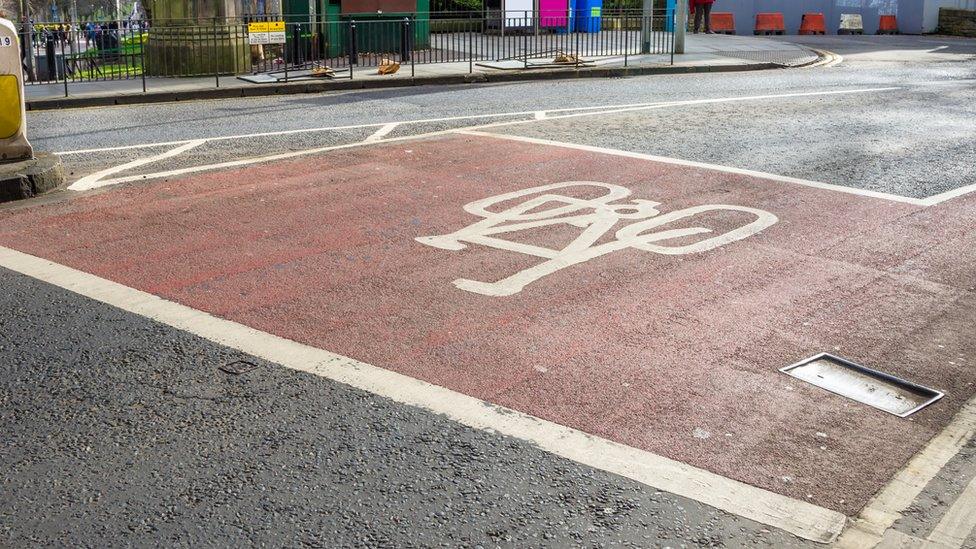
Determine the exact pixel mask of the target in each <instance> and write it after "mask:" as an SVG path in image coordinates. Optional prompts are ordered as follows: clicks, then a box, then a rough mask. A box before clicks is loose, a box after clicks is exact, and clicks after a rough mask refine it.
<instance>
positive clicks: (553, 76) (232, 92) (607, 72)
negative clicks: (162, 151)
mask: <svg viewBox="0 0 976 549" xmlns="http://www.w3.org/2000/svg"><path fill="white" fill-rule="evenodd" d="M780 68H784V65H781V64H779V63H751V64H748V65H720V66H688V67H682V66H652V67H602V68H600V67H597V68H587V69H580V70H575V69H569V70H563V69H556V70H537V71H526V72H499V73H497V74H496V73H490V74H486V73H475V74H452V75H447V76H426V77H416V78H409V79H407V78H401V79H395V80H373V79H370V80H365V79H364V80H339V81H336V80H327V81H318V82H308V81H305V82H292V83H279V84H257V85H254V86H252V87H247V88H241V87H236V88H205V89H200V90H185V91H158V92H146V93H134V94H128V95H126V94H122V95H120V94H114V95H97V96H81V97H62V98H56V99H35V100H27V110H28V111H41V110H51V109H71V108H83V107H107V106H115V105H138V104H144V103H169V102H178V101H193V100H200V99H233V98H239V97H260V96H269V95H291V94H303V93H322V92H331V91H346V90H371V89H384V88H406V87H411V86H446V85H457V84H476V83H489V84H492V83H502V82H523V81H530V80H566V79H573V78H613V77H624V76H648V75H665V74H696V73H708V72H742V71H757V70H768V69H780Z"/></svg>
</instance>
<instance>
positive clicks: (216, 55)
mask: <svg viewBox="0 0 976 549" xmlns="http://www.w3.org/2000/svg"><path fill="white" fill-rule="evenodd" d="M213 39H214V45H213V47H214V49H213V53H212V54H211V56H212V58H213V63H214V80H215V81H216V84H217V87H218V88H219V87H220V48H219V47H218V46H217V18H216V17H214V20H213Z"/></svg>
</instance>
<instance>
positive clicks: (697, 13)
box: [694, 6, 704, 34]
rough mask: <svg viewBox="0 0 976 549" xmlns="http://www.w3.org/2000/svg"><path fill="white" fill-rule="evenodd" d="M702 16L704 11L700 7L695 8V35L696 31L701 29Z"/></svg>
mask: <svg viewBox="0 0 976 549" xmlns="http://www.w3.org/2000/svg"><path fill="white" fill-rule="evenodd" d="M703 14H704V10H703V9H702V6H695V30H694V32H695V34H698V29H700V28H701V22H702V15H703Z"/></svg>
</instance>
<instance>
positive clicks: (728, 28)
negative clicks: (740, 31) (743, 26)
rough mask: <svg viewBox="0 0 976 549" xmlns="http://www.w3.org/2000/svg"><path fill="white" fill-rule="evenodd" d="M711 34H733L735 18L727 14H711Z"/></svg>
mask: <svg viewBox="0 0 976 549" xmlns="http://www.w3.org/2000/svg"><path fill="white" fill-rule="evenodd" d="M712 32H714V33H716V34H735V16H734V15H732V14H731V13H729V12H724V11H723V12H712Z"/></svg>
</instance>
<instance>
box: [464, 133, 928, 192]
mask: <svg viewBox="0 0 976 549" xmlns="http://www.w3.org/2000/svg"><path fill="white" fill-rule="evenodd" d="M455 133H463V134H466V135H475V136H481V137H494V138H496V139H508V140H511V141H523V142H526V143H536V144H539V145H551V146H553V147H563V148H567V149H576V150H581V151H588V152H596V153H603V154H612V155H615V156H624V157H627V158H639V159H642V160H651V161H654V162H663V163H666V164H675V165H678V166H688V167H692V168H704V169H707V170H715V171H721V172H726V173H734V174H737V175H746V176H750V177H759V178H763V179H770V180H773V181H779V182H782V183H790V184H794V185H803V186H805V187H813V188H817V189H824V190H828V191H836V192H842V193H848V194H855V195H859V196H868V197H871V198H880V199H882V200H891V201H893V202H903V203H905V204H912V205H913V206H925V205H926V204H925V203H924V201H923V200H919V199H918V198H911V197H907V196H901V195H897V194H888V193H882V192H878V191H869V190H864V189H856V188H853V187H844V186H842V185H832V184H830V183H821V182H819V181H811V180H808V179H799V178H796V177H787V176H783V175H776V174H772V173H766V172H760V171H755V170H747V169H743V168H734V167H731V166H722V165H719V164H707V163H704V162H695V161H692V160H681V159H678V158H669V157H666V156H654V155H650V154H643V153H635V152H629V151H621V150H618V149H608V148H605V147H594V146H591V145H579V144H576V143H565V142H562V141H551V140H549V139H539V138H536V137H523V136H520V135H509V134H501V133H491V132H483V131H477V130H455Z"/></svg>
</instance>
